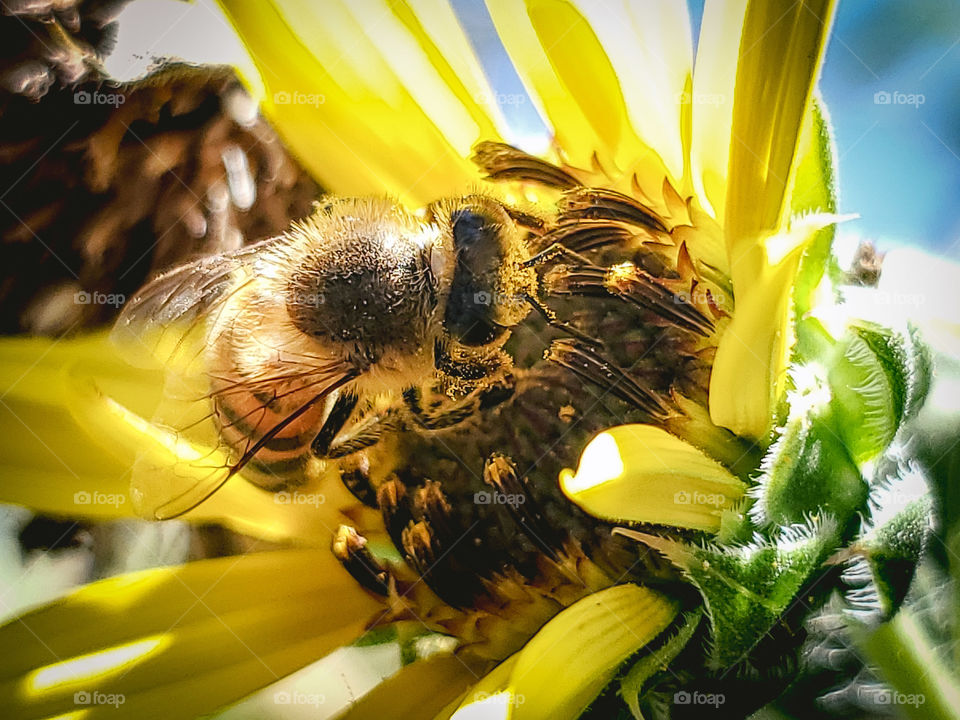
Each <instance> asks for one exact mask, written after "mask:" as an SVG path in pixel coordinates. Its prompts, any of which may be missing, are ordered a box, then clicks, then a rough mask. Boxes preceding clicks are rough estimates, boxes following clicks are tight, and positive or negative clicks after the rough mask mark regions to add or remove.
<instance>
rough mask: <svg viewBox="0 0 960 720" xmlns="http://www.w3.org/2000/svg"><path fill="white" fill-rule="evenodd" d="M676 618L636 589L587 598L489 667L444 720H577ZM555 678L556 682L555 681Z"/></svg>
mask: <svg viewBox="0 0 960 720" xmlns="http://www.w3.org/2000/svg"><path fill="white" fill-rule="evenodd" d="M678 613H679V604H678V603H677V602H676V601H675V600H673V599H671V598H668V597H667V596H666V595H662V594H661V593H658V592H656V591H654V590H650V589H649V588H645V587H640V586H638V585H618V586H615V587H611V588H607V589H606V590H601V591H600V592H596V593H593V594H591V595H590V596H588V597H586V598H584V599H583V600H580V601H579V602H577V603H575V604H573V605H571V606H570V607H569V608H567V609H566V610H564V611H563V612H561V613H560V614H559V615H557V616H556V617H555V618H553V620H551V621H550V622H548V623H547V624H546V625H544V626H543V628H541V629H540V631H539V632H538V633H537V634H536V635H535V636H534V637H533V639H531V640H530V642H528V643H527V644H526V646H524V648H523V649H522V650H520V651H518V652H517V653H515V654H514V655H513V656H511V657H510V658H508V659H507V660H505V661H504V662H503V663H501V664H500V665H498V666H497V667H496V668H494V670H493V671H492V672H491V673H490V674H489V675H487V676H486V677H485V678H484V679H483V680H481V681H480V683H478V684H477V685H476V686H475V687H474V688H472V689H471V690H470V691H468V692H467V695H466V698H465V699H464V701H463V702H462V704H461V705H460V707H459V709H457V710H456V712H455V713H454V714H453V716H452V717H453V718H455V719H456V720H468V718H478V719H479V718H483V719H484V720H489V719H491V718H513V719H514V720H526V719H529V720H534V719H536V720H539V719H540V718H550V719H551V720H573V719H574V718H578V717H580V715H581V713H582V712H583V711H584V710H585V709H586V708H587V706H588V705H589V704H590V702H592V701H593V699H594V698H595V697H596V696H597V695H599V694H600V692H601V691H602V690H603V688H604V687H605V686H606V685H607V683H609V682H610V681H611V680H612V679H613V677H614V675H615V674H616V671H617V669H618V668H619V667H620V665H621V664H622V663H623V662H624V661H625V660H626V659H627V658H629V657H630V656H631V655H633V654H634V653H636V652H637V651H638V650H640V649H642V648H643V647H644V646H646V645H647V644H648V643H650V642H651V641H653V640H654V639H655V638H657V637H658V636H659V635H660V634H661V633H662V632H663V631H664V630H665V629H666V628H667V627H668V626H669V625H670V624H671V623H672V622H673V620H674V619H675V618H676V617H677V614H678ZM571 668H575V672H571ZM560 677H562V678H563V682H558V681H557V678H560ZM440 717H448V716H447V715H441V716H440Z"/></svg>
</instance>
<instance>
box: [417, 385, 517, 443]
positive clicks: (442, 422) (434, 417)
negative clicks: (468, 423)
mask: <svg viewBox="0 0 960 720" xmlns="http://www.w3.org/2000/svg"><path fill="white" fill-rule="evenodd" d="M512 396H513V376H512V375H510V374H508V375H506V376H505V377H503V378H501V379H500V381H498V382H495V383H492V384H491V385H489V386H488V387H483V388H480V389H479V390H474V391H473V392H472V393H470V394H469V395H468V396H467V397H465V398H464V399H463V400H461V401H460V402H457V403H452V404H448V405H447V406H446V407H441V408H439V409H438V410H437V411H436V412H432V413H431V412H428V411H427V410H426V409H425V408H424V407H423V393H422V392H421V390H420V388H418V387H412V388H409V389H407V390H405V391H404V393H403V401H404V404H405V405H406V408H407V410H408V411H409V412H410V416H411V419H412V420H413V422H414V423H416V424H417V426H419V427H421V428H423V429H424V430H442V429H444V428H449V427H453V426H454V425H458V424H460V423H462V422H463V421H464V420H467V419H469V418H470V417H471V416H473V415H474V413H476V412H478V411H480V410H486V409H487V408H491V407H496V406H497V405H499V404H500V403H502V402H505V401H506V400H508V399H509V398H510V397H512Z"/></svg>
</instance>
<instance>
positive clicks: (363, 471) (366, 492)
mask: <svg viewBox="0 0 960 720" xmlns="http://www.w3.org/2000/svg"><path fill="white" fill-rule="evenodd" d="M337 465H338V467H339V468H340V482H342V483H343V486H344V487H345V488H346V489H347V490H349V491H350V494H351V495H353V496H354V497H355V498H356V499H357V500H359V501H360V502H362V503H363V504H364V505H366V506H367V507H371V508H373V509H377V507H378V505H377V491H376V490H374V488H373V485H372V483H371V482H370V460H369V458H368V457H367V456H366V455H365V454H363V453H358V454H355V455H353V456H351V457H345V458H343V459H342V460H341V461H340V462H339V463H337Z"/></svg>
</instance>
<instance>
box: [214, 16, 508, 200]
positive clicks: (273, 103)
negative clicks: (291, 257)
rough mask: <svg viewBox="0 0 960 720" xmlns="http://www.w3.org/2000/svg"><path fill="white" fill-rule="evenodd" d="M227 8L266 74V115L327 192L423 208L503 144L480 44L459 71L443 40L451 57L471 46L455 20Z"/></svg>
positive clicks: (461, 56) (457, 186) (459, 185)
mask: <svg viewBox="0 0 960 720" xmlns="http://www.w3.org/2000/svg"><path fill="white" fill-rule="evenodd" d="M421 5H422V9H423V11H424V13H425V14H426V13H427V11H428V10H430V9H431V8H430V6H429V4H426V3H422V4H421ZM221 7H222V8H223V10H224V12H225V14H226V15H227V17H228V19H229V21H230V22H231V24H232V25H233V26H234V28H235V29H236V30H237V32H238V33H239V35H240V37H241V39H242V40H243V42H244V45H245V46H246V47H247V49H248V51H249V52H250V54H251V56H252V57H253V59H254V61H255V62H256V64H257V67H258V69H259V71H260V80H261V82H262V83H263V85H264V87H265V88H266V95H265V98H264V104H263V109H264V112H265V114H266V115H267V116H268V117H269V118H270V120H271V122H272V123H273V125H274V126H275V127H276V128H277V130H278V131H279V133H280V134H281V136H282V137H283V138H284V140H285V141H286V143H287V145H288V147H289V148H291V149H292V150H293V152H294V153H295V154H296V155H297V156H298V158H299V159H300V160H301V162H303V163H304V165H305V166H306V167H307V168H308V169H309V170H310V171H311V173H312V174H313V175H314V176H315V177H316V178H317V179H318V180H320V182H321V183H322V184H323V185H324V186H325V187H327V188H328V189H330V190H331V191H333V192H336V193H339V194H343V195H364V194H371V193H374V194H381V193H383V192H388V193H390V194H392V195H395V196H397V197H399V198H400V199H401V200H402V201H406V202H409V203H411V204H416V205H420V204H424V203H426V202H428V201H432V200H434V199H435V198H437V197H441V196H444V195H450V194H455V193H456V192H457V191H459V190H461V189H463V188H464V187H466V185H467V184H468V183H469V182H471V181H472V180H475V179H476V178H477V175H476V172H475V170H474V168H473V167H472V165H471V164H470V163H469V162H468V161H467V160H466V157H467V154H468V151H469V147H470V146H471V145H472V144H473V143H474V142H476V141H477V140H479V139H480V138H481V137H483V138H492V139H496V138H497V137H498V134H497V131H496V127H495V125H494V122H493V120H492V119H491V118H490V112H489V103H488V104H487V106H486V107H485V106H484V105H483V100H482V96H481V97H480V98H477V97H476V94H477V91H476V88H477V87H478V78H479V77H481V75H480V72H479V70H478V69H477V67H476V66H477V61H476V59H475V58H473V57H472V54H471V51H470V50H469V47H470V46H469V43H467V42H466V41H465V39H464V40H463V42H462V43H457V44H456V46H457V47H459V48H460V52H459V53H458V55H457V58H456V60H455V61H452V60H451V61H447V60H446V59H444V55H443V53H442V52H441V49H440V46H439V44H438V43H437V42H434V36H432V35H431V33H444V34H445V35H446V36H447V37H446V43H445V47H447V50H449V47H450V45H451V44H454V43H455V41H456V40H457V39H458V37H460V36H462V33H461V35H460V36H458V34H457V33H456V31H455V30H454V27H455V20H454V19H453V18H451V17H450V14H449V13H447V14H441V15H440V16H438V17H435V18H433V19H431V20H429V21H426V22H421V21H420V20H419V18H418V15H417V14H416V13H415V12H414V10H413V9H411V8H410V7H409V6H404V5H397V6H396V8H395V9H394V8H393V6H391V5H390V4H388V3H386V2H383V1H382V0H368V1H367V2H364V3H346V2H342V3H340V2H330V3H324V4H323V5H317V4H311V3H302V2H295V1H294V0H275V1H274V2H265V3H248V2H242V1H241V0H223V1H222V2H221ZM468 68H472V69H468ZM464 72H465V75H461V74H460V73H464ZM461 77H465V78H467V80H461V79H460V78H461ZM470 78H472V79H470Z"/></svg>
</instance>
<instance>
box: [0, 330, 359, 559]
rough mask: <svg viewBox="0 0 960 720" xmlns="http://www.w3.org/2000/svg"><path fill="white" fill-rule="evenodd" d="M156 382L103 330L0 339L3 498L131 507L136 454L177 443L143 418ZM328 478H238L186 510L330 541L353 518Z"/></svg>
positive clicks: (198, 518)
mask: <svg viewBox="0 0 960 720" xmlns="http://www.w3.org/2000/svg"><path fill="white" fill-rule="evenodd" d="M162 382H163V380H162V373H161V372H160V371H158V370H142V369H139V368H133V367H130V366H129V365H128V364H127V363H125V362H123V361H122V360H120V359H118V357H117V351H116V350H115V349H114V347H113V345H112V344H111V343H110V341H109V337H108V334H107V333H94V334H91V335H88V336H80V337H76V338H70V339H62V340H49V339H44V338H4V339H2V340H0V451H2V455H0V457H2V462H0V473H2V477H3V482H2V483H0V500H2V501H3V502H8V503H12V504H15V505H24V506H27V507H30V508H33V509H34V510H37V511H39V512H44V513H48V514H52V515H60V516H67V517H90V518H95V519H97V518H99V519H106V518H118V517H134V516H136V513H135V512H134V507H133V503H132V502H131V501H130V498H129V489H130V470H131V468H132V467H133V465H134V463H135V461H136V459H137V457H138V456H143V455H147V456H152V455H156V456H158V457H163V454H164V453H166V454H167V455H168V456H169V454H170V452H171V450H170V448H171V446H172V445H173V442H174V439H173V438H169V437H168V436H169V435H170V433H169V432H168V431H165V430H164V429H163V428H160V427H158V426H156V425H154V424H153V423H151V422H149V421H148V420H147V419H146V418H150V417H152V415H153V411H154V408H155V406H156V404H157V403H158V402H159V396H160V388H161V387H162ZM325 480H327V481H326V482H324V483H323V487H322V488H320V489H319V491H318V493H316V494H315V496H316V497H317V499H318V502H316V503H309V502H291V503H282V502H277V496H275V495H274V494H272V493H268V492H265V491H263V490H260V489H258V488H256V487H254V486H253V485H251V484H250V483H248V482H246V481H244V480H242V478H235V479H233V480H231V481H230V482H228V483H227V484H226V485H225V486H224V487H223V489H222V490H221V491H220V492H218V493H216V494H215V495H213V496H212V497H211V498H210V499H209V500H207V501H206V502H204V503H203V504H201V505H200V506H199V507H197V508H196V509H195V510H192V511H191V512H190V513H188V514H187V515H186V516H185V519H187V520H191V521H195V522H211V521H214V522H220V523H222V524H225V525H227V526H228V527H231V528H233V529H235V530H237V531H239V532H244V533H247V534H251V535H255V536H258V537H262V538H265V539H268V540H274V541H284V540H286V541H294V542H299V543H304V544H311V545H317V546H323V547H327V546H328V544H329V541H330V537H331V534H332V531H333V530H332V529H333V528H336V527H337V525H339V524H341V523H344V522H351V524H355V523H356V522H357V519H356V517H357V516H356V514H355V511H356V510H357V507H356V506H357V503H356V500H355V499H354V498H353V496H351V495H350V494H349V492H348V491H347V490H346V489H345V488H344V487H343V486H342V484H341V483H339V482H336V479H335V478H329V479H325ZM320 497H322V499H323V502H322V503H320V502H319V498H320ZM342 510H349V511H350V512H351V514H352V515H353V519H352V520H349V519H348V518H347V516H345V515H342V514H341V511H342ZM367 514H368V515H369V513H367Z"/></svg>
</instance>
